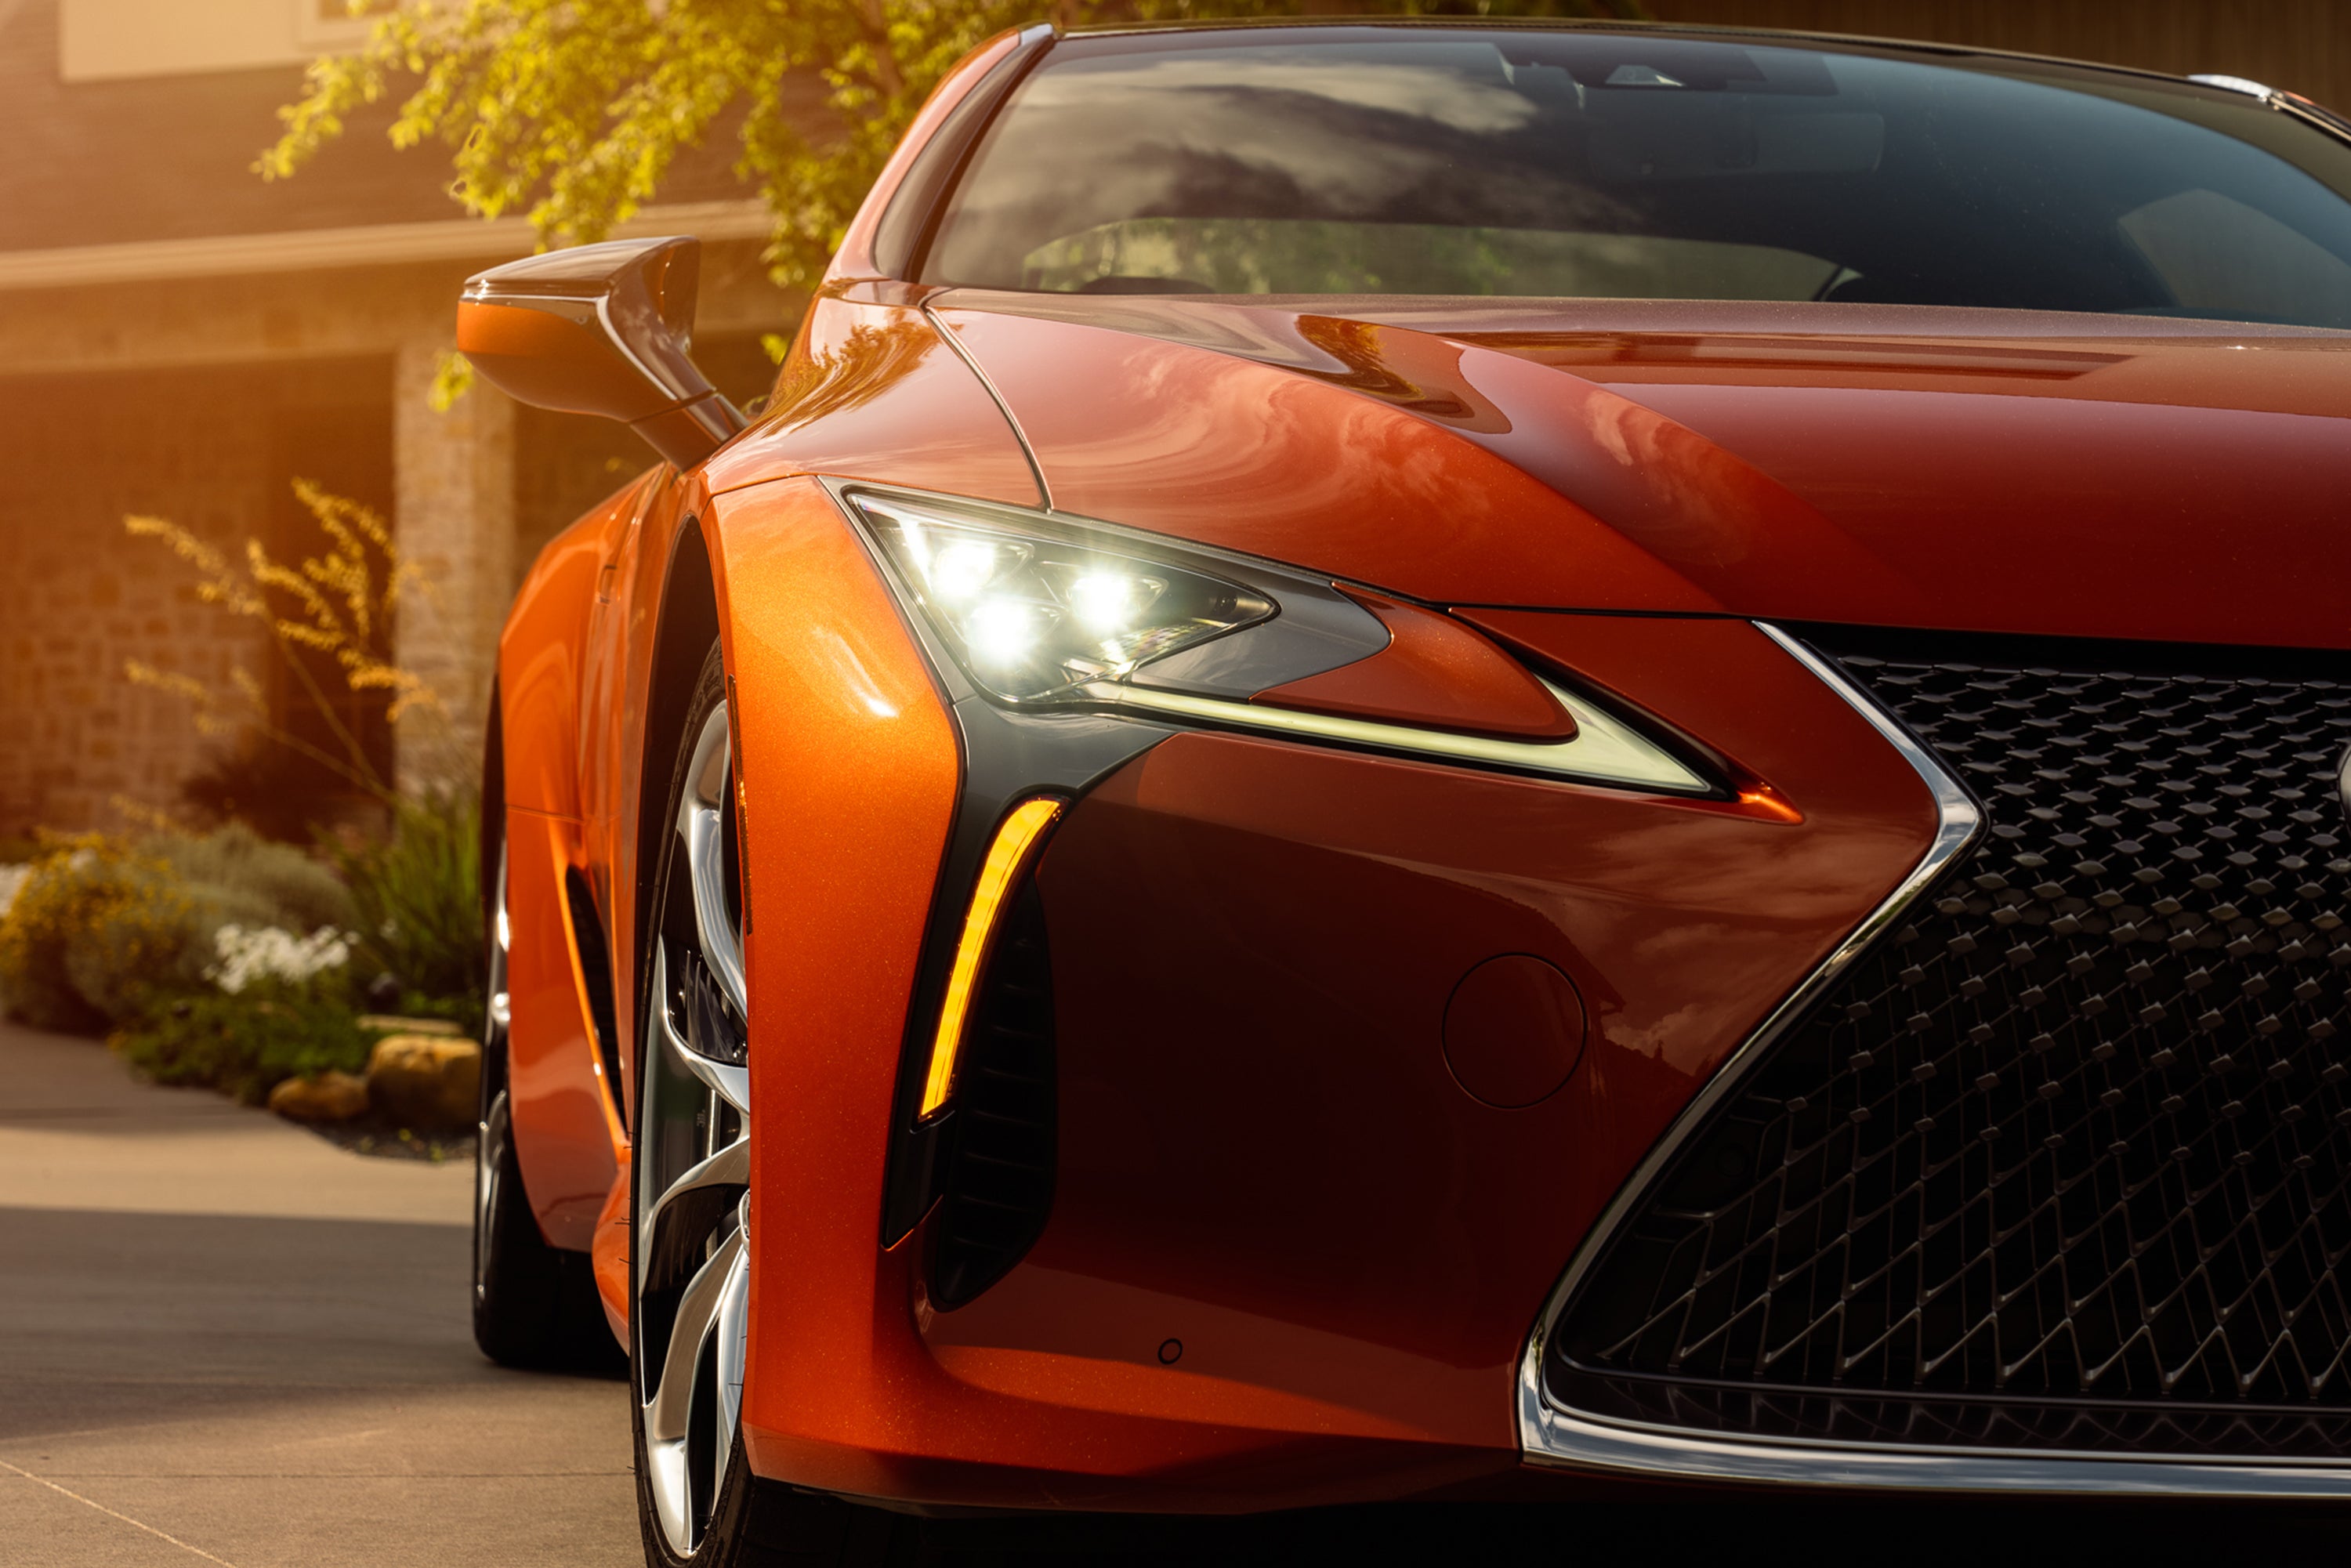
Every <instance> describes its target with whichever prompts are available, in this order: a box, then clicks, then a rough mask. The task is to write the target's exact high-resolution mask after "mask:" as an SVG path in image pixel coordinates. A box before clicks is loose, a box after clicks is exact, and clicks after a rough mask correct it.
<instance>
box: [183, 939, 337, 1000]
mask: <svg viewBox="0 0 2351 1568" xmlns="http://www.w3.org/2000/svg"><path fill="white" fill-rule="evenodd" d="M354 940H356V938H354V937H353V936H351V935H350V933H349V932H344V931H338V930H336V929H335V928H334V927H333V926H331V925H321V926H319V928H318V929H317V930H316V931H313V932H311V933H310V934H309V935H308V936H296V935H294V933H292V932H291V931H287V930H285V929H284V928H282V927H280V926H276V925H259V926H251V927H248V926H244V925H235V924H233V923H232V924H230V925H224V926H222V927H221V928H220V930H219V931H217V932H216V933H214V936H213V948H214V953H215V954H216V955H217V956H218V958H219V961H218V962H217V963H215V964H213V965H212V966H210V967H207V968H206V969H205V970H204V978H206V979H207V980H210V981H211V982H212V983H213V984H214V986H216V987H218V988H220V989H222V990H224V991H225V992H227V993H228V994H229V995H231V996H238V995H241V994H243V993H244V992H245V991H246V988H249V987H255V986H268V985H270V984H272V983H274V984H275V985H276V986H277V987H282V988H287V989H291V990H296V991H308V990H311V989H313V988H314V982H318V981H320V980H321V979H326V980H329V981H330V982H332V981H340V980H341V978H342V977H343V976H342V972H343V971H344V970H345V969H346V968H347V967H349V966H350V961H351V944H352V942H353V941H354Z"/></svg>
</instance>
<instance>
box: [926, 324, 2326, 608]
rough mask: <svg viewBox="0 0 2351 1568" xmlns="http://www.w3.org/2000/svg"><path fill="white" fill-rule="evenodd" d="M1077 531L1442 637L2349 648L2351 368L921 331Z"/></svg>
mask: <svg viewBox="0 0 2351 1568" xmlns="http://www.w3.org/2000/svg"><path fill="white" fill-rule="evenodd" d="M931 308H932V310H933V313H934V315H935V318H936V319H938V320H940V321H941V322H942V323H943V324H944V325H945V326H946V328H947V329H949V330H950V331H952V332H954V333H955V334H956V338H957V339H958V340H959V341H960V343H961V344H962V345H963V347H964V349H965V350H966V351H967V353H968V354H969V355H970V357H971V358H972V360H973V361H974V363H975V364H976V365H977V368H978V369H979V370H980V371H981V372H982V373H983V374H984V375H985V376H986V377H987V380H988V381H989V382H990V384H991V386H992V387H993V389H994V390H995V392H996V393H997V395H998V398H999V399H1000V400H1001V401H1002V402H1004V404H1005V407H1006V410H1007V412H1008V413H1009V414H1010V415H1011V417H1012V418H1013V420H1014V422H1015V423H1016V424H1017V425H1018V426H1019V429H1020V432H1021V434H1022V437H1023V439H1024V440H1025V441H1026V443H1027V444H1028V445H1029V450H1030V454H1031V456H1032V457H1033V459H1034V461H1035V463H1036V465H1037V468H1038V473H1039V476H1040V480H1041V481H1042V482H1043V483H1044V485H1045V486H1047V488H1048V489H1049V490H1050V495H1051V499H1052V501H1053V504H1054V505H1055V506H1057V507H1061V509H1063V510H1065V511H1070V512H1074V513H1080V514H1083V515H1087V516H1092V517H1102V518H1105V519H1108V520H1111V521H1114V522H1118V523H1123V524H1126V525H1130V526H1133V527H1136V528H1146V529H1152V530H1155V531H1160V532H1165V533H1168V534H1173V535H1177V536H1180V537H1183V538H1191V539H1196V540H1199V541H1202V542H1205V543H1209V544H1215V545H1219V546H1223V547H1226V548H1229V549H1239V550H1246V551H1249V552H1252V553H1256V554H1261V555H1268V556H1274V557H1278V558H1280V559H1285V560H1289V561H1291V562H1293V563H1295V564H1298V565H1301V566H1305V567H1309V568H1311V569H1313V570H1324V571H1328V572H1330V573H1332V575H1333V576H1335V577H1342V578H1346V579H1350V580H1356V581H1361V582H1365V583H1369V584H1372V585H1374V586H1377V587H1381V588H1385V589H1389V590H1392V591H1397V592H1402V593H1405V594H1409V595H1413V596H1415V597H1417V598H1421V599H1425V600H1429V601H1437V602H1442V603H1451V604H1481V605H1517V606H1528V607H1541V608H1549V609H1578V610H1602V611H1617V612H1692V613H1716V614H1720V613H1729V614H1736V615H1742V616H1756V617H1764V618H1773V619H1785V620H1801V621H1817V622H1847V623H1858V624H1874V625H1899V626H1912V627H1931V628H1942V629H1949V630H1965V631H1977V632H2022V633H2031V634H2039V635H2068V636H2094V637H2111V638H2130V639H2149V640H2159V641H2179V642H2203V643H2247V644H2268V645H2286V646H2301V647H2327V648H2343V647H2351V333H2341V332H2325V331H2316V330H2306V329H2293V328H2274V327H2257V326H2236V325H2231V324H2218V323H2212V322H2202V321H2194V322H2191V321H2150V320H2148V319H2141V318H2128V317H2101V316H2076V315H2059V314H2048V313H2039V312H2007V311H2002V312H1987V311H1969V310H1959V309H1950V308H1933V307H1907V306H1830V305H1796V306H1789V305H1746V304H1736V303H1716V302H1706V303H1627V302H1623V301H1593V302H1583V301H1563V302H1541V303H1536V302H1529V301H1523V300H1518V301H1505V302H1499V303H1498V302H1491V301H1465V300H1447V299H1421V298H1378V299H1331V298H1316V299H1311V300H1305V299H1294V298H1267V299H1249V300H1236V299H1232V298H1218V299H1197V298H1180V297H1178V298H1167V297H1150V298H1102V297H1087V298H1073V297H1068V296H1040V295H1025V294H1004V293H992V292H981V291H976V290H967V289H958V290H953V291H950V292H948V293H946V294H944V295H941V296H938V297H936V298H934V299H933V300H932V301H931Z"/></svg>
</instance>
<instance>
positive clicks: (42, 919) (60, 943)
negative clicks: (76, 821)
mask: <svg viewBox="0 0 2351 1568" xmlns="http://www.w3.org/2000/svg"><path fill="white" fill-rule="evenodd" d="M351 919H352V904H351V898H350V894H349V893H348V892H346V891H345V890H344V888H343V885H342V883H340V882H339V881H337V880H336V878H335V874H334V873H333V872H331V871H329V869H328V868H327V867H325V866H323V865H321V864H319V862H316V861H314V860H312V859H311V858H310V857H308V855H306V854H304V853H303V852H301V851H299V850H297V849H293V848H290V847H288V846H287V845H284V844H273V843H270V842H268V841H266V840H264V839H262V838H261V837H259V836H258V835H257V834H256V833H255V832H254V831H252V830H251V829H249V828H246V827H243V826H236V825H232V826H230V827H227V828H224V829H222V830H221V831H218V832H215V833H210V834H205V835H202V836H194V835H189V834H183V833H163V834H158V835H155V836H154V837H152V838H148V839H144V840H141V841H140V842H139V844H138V845H137V846H136V847H135V848H134V847H132V846H130V845H126V844H124V843H123V842H121V841H119V840H113V839H105V838H99V837H97V836H89V837H83V838H76V839H67V840H58V841H56V842H55V847H54V849H53V850H52V851H51V852H46V853H45V854H44V855H43V857H42V858H41V859H40V860H38V861H37V862H34V864H33V867H32V870H31V873H30V874H29V875H28V876H27V877H26V881H25V883H24V886H23V888H22V889H21V890H20V892H19V894H18V895H17V897H16V899H15V900H13V901H12V902H11V904H10V907H9V909H8V911H7V913H6V914H5V915H0V993H5V998H6V1001H7V1004H8V1007H9V1009H10V1010H11V1011H12V1012H14V1013H15V1014H16V1016H17V1017H19V1018H22V1019H25V1020H26V1022H28V1023H31V1024H34V1025H36V1026H37V1027H39V1028H43V1029H54V1030H68V1031H72V1032H78V1033H94V1032H97V1031H98V1030H99V1029H100V1028H102V1027H103V1026H104V1025H106V1024H108V1023H116V1024H120V1023H127V1022H130V1021H131V1020H132V1019H137V1018H139V1017H141V1015H142V1014H144V1013H146V1012H148V1011H149V1010H151V1009H154V1008H156V1007H158V1006H160V1005H162V1003H163V1002H165V1001H168V1000H169V999H171V998H173V997H177V996H182V995H184V994H186V993H189V992H192V991H198V990H203V989H206V988H208V987H207V982H206V977H205V971H206V970H207V969H209V968H210V967H213V966H214V964H216V963H217V962H219V961H220V957H221V955H220V954H219V953H218V952H217V950H216V948H215V946H214V944H215V936H216V933H218V932H219V931H220V930H222V929H223V928H224V927H225V926H231V925H235V926H240V927H243V928H246V929H257V928H262V927H269V926H276V927H280V928H283V929H286V930H292V931H313V930H317V929H318V928H319V927H322V926H334V927H337V928H338V929H340V928H342V927H346V926H348V925H350V922H351ZM335 985H336V988H337V991H338V994H339V995H340V993H341V991H343V990H344V989H347V982H346V981H345V980H344V978H343V977H340V976H339V977H337V980H336V982H335Z"/></svg>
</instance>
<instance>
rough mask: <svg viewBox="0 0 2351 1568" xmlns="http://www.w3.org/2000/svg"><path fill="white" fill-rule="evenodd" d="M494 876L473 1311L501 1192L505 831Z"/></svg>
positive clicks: (483, 1298)
mask: <svg viewBox="0 0 2351 1568" xmlns="http://www.w3.org/2000/svg"><path fill="white" fill-rule="evenodd" d="M497 877H498V880H497V885H496V891H495V893H494V894H493V896H494V897H495V898H496V903H495V904H492V905H491V906H490V907H491V914H490V955H489V976H488V980H489V984H488V986H487V988H486V989H487V991H488V995H489V1006H488V1008H487V1009H486V1012H485V1013H484V1016H483V1019H482V1088H483V1091H484V1092H483V1096H482V1111H481V1120H480V1122H479V1124H477V1125H476V1127H475V1139H474V1311H475V1312H476V1313H477V1314H478V1313H479V1312H481V1311H482V1309H483V1306H484V1305H485V1303H486V1302H487V1301H488V1300H489V1293H490V1273H491V1270H492V1269H493V1268H494V1267H495V1265H496V1259H495V1258H494V1257H493V1255H492V1250H491V1249H493V1248H494V1247H495V1246H496V1226H495V1225H494V1224H493V1223H492V1219H493V1217H494V1216H495V1215H496V1213H497V1207H498V1200H499V1198H500V1197H502V1196H504V1195H503V1194H501V1193H500V1192H499V1190H498V1183H499V1180H500V1176H501V1172H500V1169H499V1167H500V1166H501V1165H502V1164H503V1162H502V1161H501V1159H500V1158H499V1155H500V1154H501V1153H502V1152H503V1150H504V1149H505V1146H506V1141H507V1082H506V1077H507V1075H506V1065H507V1024H508V1023H509V1022H510V1021H511V1019H512V1013H511V1004H510V1002H509V1000H508V998H507V948H508V947H509V946H512V937H511V933H510V932H509V930H508V927H507V852H506V845H505V842H504V840H503V836H502V837H501V841H500V843H499V845H498V872H497Z"/></svg>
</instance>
